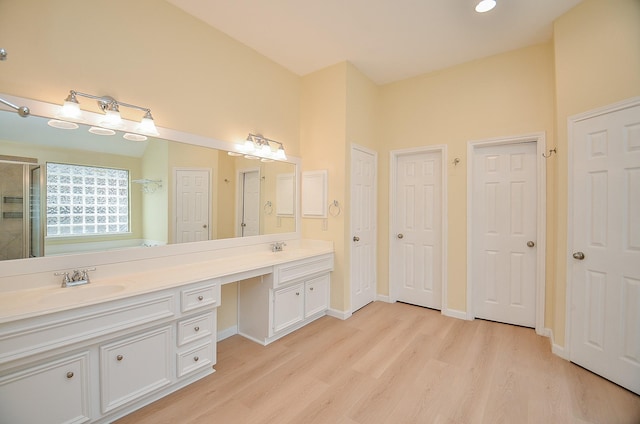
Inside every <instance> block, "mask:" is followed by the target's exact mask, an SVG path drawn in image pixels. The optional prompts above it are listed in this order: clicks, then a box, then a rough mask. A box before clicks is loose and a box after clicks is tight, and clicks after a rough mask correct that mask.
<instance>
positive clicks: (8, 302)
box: [0, 243, 333, 324]
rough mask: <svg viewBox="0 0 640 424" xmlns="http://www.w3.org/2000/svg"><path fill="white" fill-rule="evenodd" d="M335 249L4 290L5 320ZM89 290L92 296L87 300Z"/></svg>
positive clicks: (236, 257)
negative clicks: (75, 283) (75, 284)
mask: <svg viewBox="0 0 640 424" xmlns="http://www.w3.org/2000/svg"><path fill="white" fill-rule="evenodd" d="M330 253H333V246H332V244H322V243H319V244H317V245H316V244H312V245H309V246H305V247H302V248H297V247H295V248H291V249H289V248H285V250H284V251H282V252H275V253H274V252H270V251H260V252H247V253H235V254H233V255H221V257H218V258H214V259H210V260H206V261H200V262H194V263H190V264H185V265H178V266H167V267H155V268H154V269H150V270H144V271H139V272H137V271H134V272H131V273H127V274H124V275H120V276H117V277H103V278H95V279H91V283H89V284H88V285H84V286H80V287H67V288H62V287H60V286H59V285H55V286H54V285H50V284H49V285H46V286H44V287H40V288H32V289H25V290H14V291H4V292H1V293H0V324H2V323H8V322H12V321H17V320H21V319H26V318H31V317H36V316H41V315H45V314H49V313H54V312H60V311H66V310H70V309H74V308H78V307H83V306H88V305H93V304H98V303H102V302H106V301H111V300H115V299H122V298H126V297H130V296H135V295H140V294H145V293H151V292H154V291H158V290H163V289H168V288H172V287H179V286H182V285H185V284H189V283H195V282H199V281H204V280H207V279H212V278H219V277H223V282H233V281H238V280H233V276H234V275H235V274H238V277H239V278H238V279H239V280H241V279H242V273H247V272H251V271H255V272H256V274H255V275H265V274H269V273H271V272H273V266H274V265H278V264H282V263H286V262H291V261H295V260H299V259H305V258H309V257H313V256H319V255H324V254H330ZM141 267H142V266H141ZM90 275H91V273H90ZM16 278H19V277H16ZM106 286H113V287H106ZM101 287H102V288H101ZM79 290H84V292H83V296H76V294H77V293H74V292H73V291H79ZM85 293H91V295H90V296H88V298H85V297H86V296H84V294H85ZM67 294H69V296H67Z"/></svg>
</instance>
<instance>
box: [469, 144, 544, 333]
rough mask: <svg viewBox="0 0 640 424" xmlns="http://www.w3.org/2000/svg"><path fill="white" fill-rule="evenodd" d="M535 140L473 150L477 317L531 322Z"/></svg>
mask: <svg viewBox="0 0 640 424" xmlns="http://www.w3.org/2000/svg"><path fill="white" fill-rule="evenodd" d="M536 151H537V149H536V143H534V142H525V143H514V144H500V145H496V146H487V147H478V148H475V149H474V151H473V152H474V153H473V158H472V160H473V161H474V162H473V184H472V187H470V189H471V190H473V193H472V196H473V197H472V199H473V203H472V205H469V207H470V210H469V211H468V213H470V214H472V248H471V255H472V258H471V279H472V280H473V299H474V304H473V308H474V313H475V316H476V317H478V318H484V319H489V320H492V321H499V322H506V323H510V324H516V325H522V326H526V327H535V326H536V257H537V252H536V248H537V247H536V213H537V204H536V195H537V191H536V181H537V180H536V164H537V162H536Z"/></svg>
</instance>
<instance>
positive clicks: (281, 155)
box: [275, 146, 287, 160]
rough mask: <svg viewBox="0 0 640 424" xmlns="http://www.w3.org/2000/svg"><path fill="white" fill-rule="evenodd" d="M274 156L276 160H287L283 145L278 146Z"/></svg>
mask: <svg viewBox="0 0 640 424" xmlns="http://www.w3.org/2000/svg"><path fill="white" fill-rule="evenodd" d="M275 158H276V159H278V160H287V155H286V154H285V153H284V147H283V146H280V147H278V151H277V152H276V154H275Z"/></svg>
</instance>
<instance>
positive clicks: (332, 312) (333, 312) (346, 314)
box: [327, 308, 352, 321]
mask: <svg viewBox="0 0 640 424" xmlns="http://www.w3.org/2000/svg"><path fill="white" fill-rule="evenodd" d="M327 315H329V316H330V317H334V318H338V319H341V320H343V321H344V320H345V319H348V318H350V317H351V315H352V314H351V311H338V310H337V309H331V308H329V309H328V310H327Z"/></svg>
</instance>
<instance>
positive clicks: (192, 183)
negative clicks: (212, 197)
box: [174, 169, 210, 243]
mask: <svg viewBox="0 0 640 424" xmlns="http://www.w3.org/2000/svg"><path fill="white" fill-rule="evenodd" d="M174 177H175V181H176V195H175V197H176V243H187V242H192V241H203V240H209V185H210V184H209V180H210V172H209V170H202V169H176V170H175V175H174Z"/></svg>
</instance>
